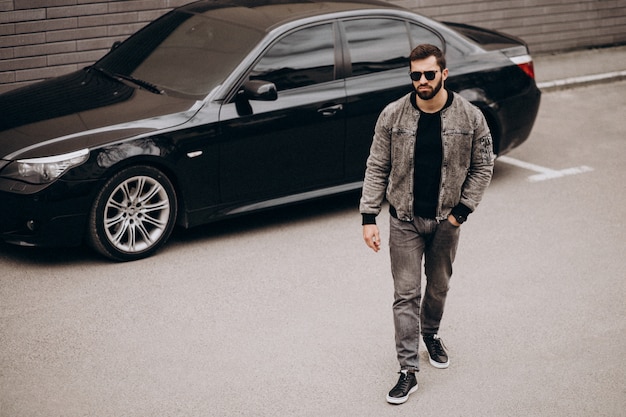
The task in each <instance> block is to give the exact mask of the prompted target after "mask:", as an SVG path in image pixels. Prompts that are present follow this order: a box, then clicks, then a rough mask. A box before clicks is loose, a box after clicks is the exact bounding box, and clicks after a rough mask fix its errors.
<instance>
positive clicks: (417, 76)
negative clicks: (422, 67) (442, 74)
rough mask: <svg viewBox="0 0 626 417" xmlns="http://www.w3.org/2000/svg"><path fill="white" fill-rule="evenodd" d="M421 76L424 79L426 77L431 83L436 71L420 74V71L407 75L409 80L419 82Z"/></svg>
mask: <svg viewBox="0 0 626 417" xmlns="http://www.w3.org/2000/svg"><path fill="white" fill-rule="evenodd" d="M422 74H424V77H426V79H427V80H428V81H432V80H434V79H435V75H436V74H437V71H436V70H435V71H424V72H420V71H413V72H409V75H410V76H411V79H412V80H413V81H419V80H421V79H422Z"/></svg>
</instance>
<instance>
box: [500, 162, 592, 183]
mask: <svg viewBox="0 0 626 417" xmlns="http://www.w3.org/2000/svg"><path fill="white" fill-rule="evenodd" d="M498 161H500V162H504V163H505V164H509V165H514V166H516V167H519V168H524V169H528V170H530V171H535V172H538V174H535V175H531V176H530V177H528V181H530V182H537V181H544V180H551V179H554V178H561V177H565V176H567V175H575V174H582V173H584V172H591V171H593V168H591V167H588V166H586V165H582V166H579V167H574V168H565V169H561V170H558V171H557V170H554V169H550V168H545V167H542V166H539V165H535V164H531V163H530V162H524V161H520V160H519V159H515V158H511V157H509V156H500V157H498Z"/></svg>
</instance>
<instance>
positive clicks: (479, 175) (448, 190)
mask: <svg viewBox="0 0 626 417" xmlns="http://www.w3.org/2000/svg"><path fill="white" fill-rule="evenodd" d="M449 93H450V94H454V100H453V101H452V104H451V105H450V106H449V107H447V108H445V109H443V110H442V112H441V126H442V133H441V138H442V146H443V160H442V166H441V183H440V185H439V199H438V204H437V216H436V218H437V220H438V221H441V220H444V219H447V217H448V215H449V214H450V213H451V212H452V209H453V208H455V207H457V206H465V207H464V209H465V211H466V212H467V211H468V210H469V212H468V213H466V214H469V213H471V212H472V211H474V210H475V209H476V207H477V206H478V204H479V203H480V200H481V199H482V196H483V193H484V192H485V189H486V188H487V186H488V185H489V183H490V182H491V176H492V173H493V164H494V155H493V145H492V138H491V133H490V132H489V127H488V126H487V122H486V121H485V118H484V116H483V114H482V113H481V112H480V110H479V109H478V108H477V107H475V106H474V105H472V104H471V103H470V102H469V101H467V100H466V99H464V98H463V97H461V96H460V95H458V94H456V93H452V92H450V91H449ZM410 100H411V94H410V93H409V94H407V95H406V96H404V97H402V98H400V99H399V100H397V101H394V102H392V103H390V104H389V105H387V107H385V109H384V110H383V111H382V112H381V114H380V116H379V117H378V121H377V123H376V127H375V130H374V138H373V141H372V146H371V149H370V155H369V158H368V159H367V168H366V170H365V179H364V182H363V191H362V196H361V201H360V206H359V210H360V212H361V214H363V215H374V216H376V215H378V214H379V213H380V210H381V205H382V202H383V198H384V197H386V198H387V201H388V202H389V204H391V206H392V207H393V208H394V209H395V214H396V215H397V217H398V219H400V220H403V221H412V220H413V178H414V175H413V170H414V164H413V159H414V152H415V135H416V133H417V122H418V120H419V117H420V112H419V110H417V109H416V108H415V107H414V106H413V105H412V104H411V101H410Z"/></svg>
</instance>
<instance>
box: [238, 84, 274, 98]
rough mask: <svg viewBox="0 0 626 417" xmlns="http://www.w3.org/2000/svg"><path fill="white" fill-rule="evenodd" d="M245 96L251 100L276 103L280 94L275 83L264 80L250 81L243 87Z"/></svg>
mask: <svg viewBox="0 0 626 417" xmlns="http://www.w3.org/2000/svg"><path fill="white" fill-rule="evenodd" d="M243 94H244V96H245V97H246V98H247V99H249V100H260V101H274V100H276V99H278V92H277V90H276V85H275V84H274V83H271V82H268V81H263V80H249V81H246V82H245V83H244V85H243Z"/></svg>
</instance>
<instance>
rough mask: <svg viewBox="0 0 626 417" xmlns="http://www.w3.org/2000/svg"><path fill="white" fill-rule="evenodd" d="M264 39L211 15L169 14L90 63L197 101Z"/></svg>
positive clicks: (258, 33)
mask: <svg viewBox="0 0 626 417" xmlns="http://www.w3.org/2000/svg"><path fill="white" fill-rule="evenodd" d="M262 37H263V33H262V32H260V31H258V30H255V29H252V28H249V27H245V26H243V25H241V24H238V23H237V22H233V21H229V20H227V19H220V18H216V17H212V16H210V15H209V13H205V14H190V13H183V12H172V13H169V14H167V15H165V16H163V17H162V18H161V19H159V20H157V21H155V22H154V23H152V24H151V25H149V26H147V27H145V28H144V29H143V30H141V31H139V32H138V33H137V34H135V35H133V36H132V37H130V38H129V39H127V40H126V41H125V42H123V43H122V44H120V45H119V46H118V47H117V48H115V49H114V50H113V51H111V52H110V53H109V54H107V55H106V56H105V57H103V58H102V59H101V60H100V61H98V62H97V63H96V64H95V65H94V66H95V67H97V68H101V69H103V70H106V71H107V72H109V73H111V74H120V75H124V76H132V77H133V78H136V79H139V80H143V81H146V82H149V83H151V84H153V85H155V86H157V87H158V88H159V89H162V90H164V91H165V92H167V93H168V94H171V95H183V96H191V97H193V98H196V99H199V98H203V97H205V96H206V95H207V94H208V93H209V92H210V91H211V90H212V89H214V88H215V87H216V86H218V85H219V84H221V83H222V82H223V81H224V79H225V78H226V77H227V76H228V75H229V74H230V73H231V72H232V71H233V70H234V68H235V67H236V66H237V65H238V64H239V63H240V62H241V60H242V59H243V58H244V57H245V56H246V55H247V54H248V53H249V52H250V50H251V49H252V48H253V47H254V45H256V44H257V43H258V42H259V40H260V39H261V38H262Z"/></svg>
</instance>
